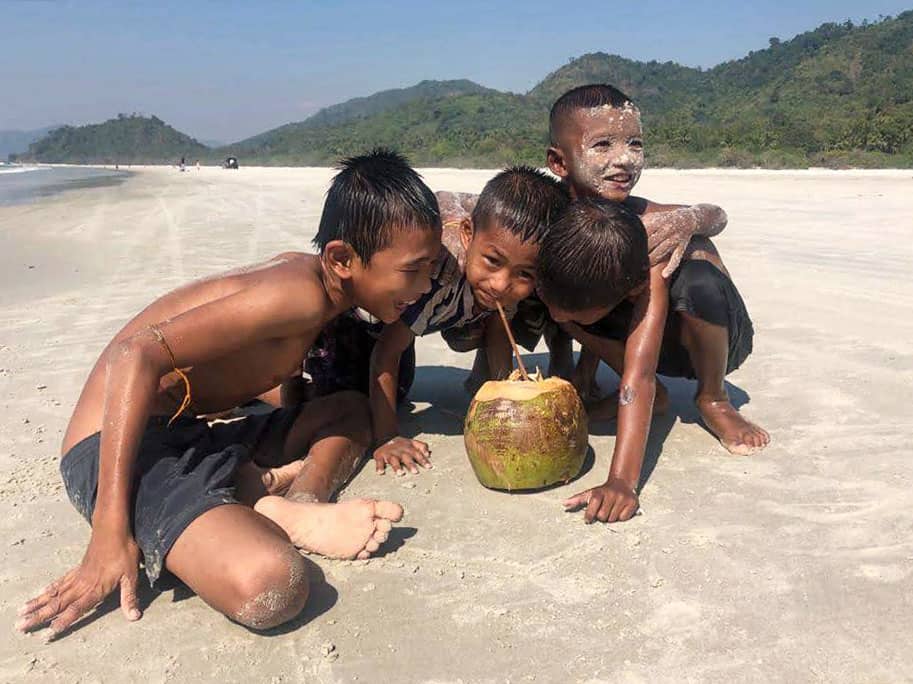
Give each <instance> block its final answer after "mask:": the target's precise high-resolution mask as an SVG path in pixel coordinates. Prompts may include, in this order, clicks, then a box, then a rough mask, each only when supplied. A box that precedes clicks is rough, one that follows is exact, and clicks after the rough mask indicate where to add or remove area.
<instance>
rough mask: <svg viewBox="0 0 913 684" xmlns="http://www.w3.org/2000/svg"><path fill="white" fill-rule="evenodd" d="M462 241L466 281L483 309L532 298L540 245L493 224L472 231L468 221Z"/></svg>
mask: <svg viewBox="0 0 913 684" xmlns="http://www.w3.org/2000/svg"><path fill="white" fill-rule="evenodd" d="M460 239H461V241H462V243H463V248H464V249H465V250H466V281H467V282H468V283H469V286H470V287H471V288H472V293H473V296H474V297H475V302H476V305H477V306H479V307H480V308H481V309H485V310H491V309H495V308H497V307H496V305H495V302H496V301H498V302H501V306H506V307H509V306H513V305H514V304H516V303H517V302H519V301H520V300H521V299H526V298H527V297H529V296H530V295H531V294H532V292H533V288H534V287H535V285H536V258H537V257H538V256H539V243H537V242H534V241H532V240H530V241H528V242H523V241H522V240H521V239H520V237H519V236H517V235H515V234H514V233H512V232H510V231H509V230H507V229H505V228H502V227H501V226H500V225H497V223H496V222H493V225H488V226H485V227H479V228H476V229H475V230H473V226H472V222H471V221H469V220H465V221H464V222H463V224H462V225H461V228H460Z"/></svg>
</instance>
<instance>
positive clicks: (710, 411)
mask: <svg viewBox="0 0 913 684" xmlns="http://www.w3.org/2000/svg"><path fill="white" fill-rule="evenodd" d="M694 403H695V404H696V405H697V409H698V411H700V413H701V418H703V419H704V423H705V424H706V425H707V427H708V428H709V429H710V432H712V433H713V434H714V435H716V437H717V439H719V440H720V444H722V445H723V447H724V448H725V449H726V450H727V451H728V452H729V453H731V454H735V455H737V456H747V455H749V454H753V453H754V452H756V451H760V450H761V449H763V448H764V447H766V446H767V445H768V444H769V443H770V435H769V434H767V431H766V430H764V429H763V428H760V427H758V426H757V425H755V424H754V423H752V422H751V421H749V420H747V419H746V418H745V417H744V416H743V415H742V414H741V413H739V412H738V411H736V409H735V407H733V405H732V404H730V403H729V400H728V399H722V400H713V399H709V398H708V399H703V398H701V397H697V398H696V399H695V400H694Z"/></svg>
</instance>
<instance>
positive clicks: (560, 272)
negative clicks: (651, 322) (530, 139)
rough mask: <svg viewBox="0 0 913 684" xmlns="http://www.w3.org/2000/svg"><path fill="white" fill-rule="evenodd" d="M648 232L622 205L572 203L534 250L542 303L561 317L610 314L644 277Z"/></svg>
mask: <svg viewBox="0 0 913 684" xmlns="http://www.w3.org/2000/svg"><path fill="white" fill-rule="evenodd" d="M649 271H650V262H649V260H648V258H647V232H646V230H644V224H643V223H641V221H640V218H639V217H638V216H637V215H636V214H635V213H634V212H632V211H631V210H629V209H627V208H626V207H625V206H624V205H622V204H619V203H617V202H612V201H609V200H607V199H602V198H601V197H586V198H583V199H578V200H575V201H574V202H572V203H571V204H570V206H568V208H567V209H566V210H565V211H564V212H563V213H562V214H561V215H560V216H559V217H558V218H557V220H556V221H555V223H553V224H552V227H551V229H550V230H549V231H548V233H546V235H545V239H544V240H543V241H542V245H541V247H540V249H539V263H538V268H537V271H536V273H537V276H536V277H537V280H538V284H539V292H540V294H541V295H542V298H543V299H544V300H545V301H546V302H547V303H548V304H551V305H554V306H558V307H560V308H562V309H564V310H565V311H583V310H586V309H595V308H602V307H609V308H614V307H615V305H617V304H618V303H619V302H620V301H621V300H622V299H623V298H624V297H626V296H627V295H628V293H630V292H631V290H633V289H634V288H635V287H637V286H638V285H640V284H641V283H643V282H644V281H645V280H646V279H647V278H648V275H649Z"/></svg>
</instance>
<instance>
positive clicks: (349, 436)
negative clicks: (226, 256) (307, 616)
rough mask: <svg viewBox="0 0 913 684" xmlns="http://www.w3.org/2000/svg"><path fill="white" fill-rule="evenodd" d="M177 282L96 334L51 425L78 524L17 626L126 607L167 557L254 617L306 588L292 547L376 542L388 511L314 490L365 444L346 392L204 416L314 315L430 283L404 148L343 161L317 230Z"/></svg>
mask: <svg viewBox="0 0 913 684" xmlns="http://www.w3.org/2000/svg"><path fill="white" fill-rule="evenodd" d="M315 244H316V245H317V246H318V247H319V249H320V254H319V255H309V254H303V253H297V252H294V253H286V254H282V255H279V256H278V257H276V258H275V259H273V260H271V261H268V262H266V263H263V264H259V265H256V266H253V267H250V268H245V269H240V270H237V271H232V272H229V273H226V274H224V275H220V276H216V277H213V278H208V279H204V280H200V281H197V282H194V283H191V284H189V285H187V286H185V287H182V288H179V289H177V290H175V291H173V292H171V293H169V294H167V295H165V296H163V297H161V298H160V299H158V300H157V301H155V302H153V303H152V304H151V305H150V306H148V307H147V308H146V309H144V310H143V311H142V312H141V313H140V314H139V315H138V316H137V317H136V318H134V319H133V320H132V321H130V322H129V323H128V324H127V325H126V326H125V327H124V328H123V330H121V331H120V332H119V333H118V334H117V335H116V336H115V338H114V339H113V341H112V342H111V343H110V344H108V346H107V347H106V348H105V350H104V351H103V352H102V355H101V357H100V358H99V359H98V361H97V362H96V364H95V367H94V368H93V369H92V372H91V374H90V375H89V378H88V380H87V381H86V384H85V387H84V388H83V391H82V394H81V396H80V398H79V401H78V403H77V405H76V408H75V410H74V412H73V416H72V418H71V419H70V424H69V427H68V429H67V433H66V436H65V437H64V441H63V446H62V451H63V454H64V455H63V458H62V460H61V464H60V468H61V473H62V475H63V479H64V484H65V486H66V489H67V493H68V495H69V497H70V500H71V501H72V502H73V504H74V506H75V507H76V508H77V510H78V511H79V512H80V513H81V514H82V515H83V516H85V517H86V518H87V519H88V520H89V521H90V523H91V525H92V533H91V538H90V541H89V546H88V549H87V551H86V553H85V556H84V557H83V559H82V562H81V563H80V564H79V565H78V566H77V567H75V568H74V569H73V570H71V571H70V572H69V573H67V574H66V575H64V576H63V577H61V578H59V579H58V580H56V581H55V582H53V583H52V584H51V585H50V586H49V587H48V588H47V589H46V590H45V591H44V592H42V594H41V595H40V596H38V597H37V598H35V599H32V600H31V601H29V602H28V603H27V604H26V605H25V606H24V607H23V609H22V610H21V611H20V616H21V619H20V621H19V622H18V624H17V627H18V628H19V629H20V630H22V631H29V630H33V629H36V628H38V627H40V626H42V625H44V624H47V623H50V629H51V633H52V634H53V635H56V634H59V633H60V632H62V631H64V630H66V629H67V628H68V627H69V626H70V625H72V624H73V623H74V622H75V621H76V620H78V619H79V618H80V617H81V616H82V615H84V614H85V613H86V612H88V611H89V610H91V609H92V608H93V607H95V606H96V605H97V604H98V603H99V602H100V601H102V600H103V599H104V598H105V597H106V596H107V595H108V594H110V593H111V592H112V591H114V590H115V589H117V588H118V587H119V588H120V598H121V608H122V610H123V612H124V615H125V616H126V617H127V619H129V620H136V619H139V617H140V609H139V606H138V603H137V596H136V587H137V575H138V564H139V561H140V559H141V558H142V560H143V562H144V564H145V569H146V574H147V576H148V578H149V581H150V583H153V582H155V581H156V580H157V579H158V577H159V575H160V573H161V572H162V570H163V568H164V569H167V570H168V571H170V572H171V573H173V574H174V575H176V576H177V577H178V578H180V579H181V580H182V581H183V582H184V583H186V584H187V585H188V586H189V587H190V588H191V589H192V590H194V591H195V592H196V593H197V594H199V595H200V597H201V598H202V599H203V600H204V601H206V603H208V604H209V605H210V606H212V607H213V608H215V609H216V610H218V611H219V612H221V613H223V614H224V615H226V616H228V617H229V618H230V619H232V620H235V621H237V622H239V623H241V624H244V625H246V626H248V627H251V628H255V629H265V628H269V627H274V626H276V625H279V624H282V623H284V622H286V621H288V620H290V619H292V618H293V617H295V616H296V615H297V614H298V613H299V612H300V611H301V609H302V608H303V607H304V605H305V602H306V600H307V597H308V580H307V576H308V567H307V566H308V561H306V560H305V559H304V558H303V557H302V556H301V554H300V553H299V549H301V550H304V551H308V552H312V553H317V554H321V555H325V556H328V557H332V558H366V557H368V556H369V555H370V554H371V553H373V552H375V551H377V549H378V548H379V545H380V544H381V543H383V542H384V541H385V540H386V538H387V535H388V533H389V531H390V529H391V523H393V522H395V521H397V520H399V519H400V518H401V516H402V514H403V510H402V508H401V507H400V506H399V505H398V504H396V503H392V502H389V501H373V500H352V501H346V502H343V503H337V504H330V503H327V502H328V500H329V498H330V496H331V495H332V494H333V492H334V491H335V490H337V489H338V488H339V487H340V486H341V485H342V484H343V483H344V482H345V481H346V480H347V479H348V478H349V477H350V476H351V475H352V474H353V472H354V469H355V466H356V464H357V462H358V460H359V458H360V457H361V456H362V454H363V453H364V450H365V449H366V448H367V447H368V446H369V445H370V443H371V424H370V415H369V413H368V410H367V406H366V402H365V401H364V398H363V396H362V395H359V394H356V393H351V392H350V393H342V394H336V395H333V396H329V397H325V398H321V399H318V400H315V401H313V402H310V403H308V404H306V405H304V406H301V407H295V408H287V409H277V410H275V411H273V412H271V413H269V414H267V415H265V416H249V417H246V418H243V419H241V420H238V421H235V422H231V423H223V424H218V423H217V424H212V425H210V424H208V423H207V421H206V420H205V418H199V417H197V416H203V415H205V414H213V413H218V412H221V411H224V410H226V409H230V408H232V407H235V406H238V405H241V404H243V403H244V402H246V401H249V400H251V399H252V398H253V397H255V396H257V395H258V394H260V393H262V392H264V391H266V390H267V389H269V388H271V387H273V386H275V385H276V384H277V382H279V381H280V380H282V379H283V378H287V377H289V376H291V375H292V372H293V369H295V368H296V367H297V368H300V364H301V359H302V358H303V356H304V354H305V352H306V351H307V350H308V348H309V347H310V346H311V344H312V343H313V341H314V338H315V337H316V336H317V334H318V333H319V332H320V330H321V328H323V327H324V326H325V325H326V324H327V323H328V322H329V321H331V320H332V319H333V318H335V317H336V316H338V315H339V314H340V313H342V312H343V311H345V310H348V309H350V308H352V307H354V306H360V307H362V308H364V309H365V310H367V311H369V312H371V313H372V314H373V315H375V316H377V317H378V318H380V319H381V320H383V321H385V322H388V323H393V322H394V321H396V320H397V319H398V318H399V316H400V314H401V313H402V312H403V311H404V310H405V308H406V303H407V302H410V301H413V300H415V299H418V298H419V297H420V296H421V295H422V294H423V293H425V292H428V290H429V288H430V273H431V270H432V267H433V264H434V263H435V260H436V258H437V256H438V253H439V252H440V248H441V225H440V215H439V212H438V207H437V202H436V200H435V197H434V195H433V194H432V193H431V191H430V190H429V189H428V187H427V186H426V185H425V184H424V183H423V182H422V181H421V179H420V177H419V176H418V174H416V173H415V171H413V170H412V169H411V168H410V167H409V166H408V164H407V163H406V162H405V160H404V159H403V158H402V157H399V156H398V155H396V154H394V153H391V152H386V151H383V150H377V151H374V152H372V153H370V154H368V155H364V156H360V157H353V158H351V159H348V160H345V161H343V162H342V168H341V171H340V172H339V173H338V174H337V176H336V177H335V178H334V180H333V183H332V185H331V187H330V190H329V192H328V194H327V201H326V204H325V206H324V210H323V215H322V217H321V221H320V227H319V230H318V233H317V237H316V239H315Z"/></svg>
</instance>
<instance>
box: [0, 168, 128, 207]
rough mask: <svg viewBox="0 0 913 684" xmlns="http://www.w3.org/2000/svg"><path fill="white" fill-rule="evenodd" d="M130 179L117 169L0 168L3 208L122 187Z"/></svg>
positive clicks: (0, 196) (1, 203)
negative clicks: (88, 190)
mask: <svg viewBox="0 0 913 684" xmlns="http://www.w3.org/2000/svg"><path fill="white" fill-rule="evenodd" d="M128 176H129V173H127V172H125V171H115V170H114V169H100V168H88V167H72V166H68V167H54V168H51V167H47V166H14V165H6V164H0V206H2V205H10V204H27V203H29V202H35V201H38V200H40V199H41V198H43V197H49V196H51V195H55V194H57V193H59V192H63V191H65V190H75V189H77V188H93V187H101V186H106V185H118V184H120V183H123V182H124V180H125V179H126V178H127V177H128Z"/></svg>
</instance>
